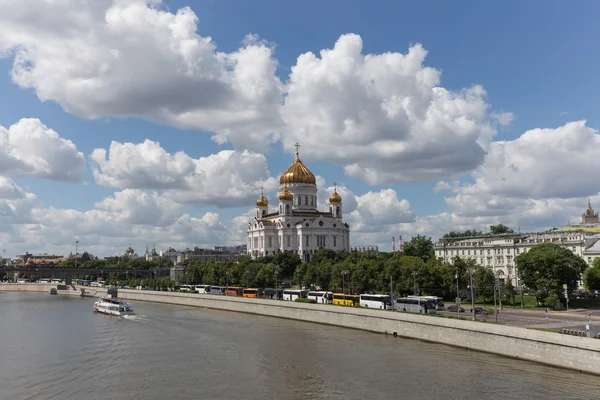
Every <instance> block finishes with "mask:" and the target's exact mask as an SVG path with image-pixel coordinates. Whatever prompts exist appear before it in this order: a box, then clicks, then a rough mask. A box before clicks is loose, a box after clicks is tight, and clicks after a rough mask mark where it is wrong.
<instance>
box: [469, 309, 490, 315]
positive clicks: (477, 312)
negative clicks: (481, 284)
mask: <svg viewBox="0 0 600 400" xmlns="http://www.w3.org/2000/svg"><path fill="white" fill-rule="evenodd" d="M473 310H475V314H485V313H487V310H486V309H485V308H483V307H475V308H472V309H471V313H472V312H473Z"/></svg>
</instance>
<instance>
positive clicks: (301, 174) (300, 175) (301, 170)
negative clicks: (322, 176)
mask: <svg viewBox="0 0 600 400" xmlns="http://www.w3.org/2000/svg"><path fill="white" fill-rule="evenodd" d="M295 146H296V159H295V160H294V162H293V163H292V165H290V166H289V167H288V169H286V170H285V172H284V173H283V174H281V177H280V178H279V184H280V185H287V184H289V183H309V184H312V185H316V184H317V179H316V178H315V176H314V175H313V173H312V172H310V170H309V169H308V168H306V166H305V165H304V164H302V161H300V158H299V157H298V147H300V145H299V144H298V143H296V145H295Z"/></svg>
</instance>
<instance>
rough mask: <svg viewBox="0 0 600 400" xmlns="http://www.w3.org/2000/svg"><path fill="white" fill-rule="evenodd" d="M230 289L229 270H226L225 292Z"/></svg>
mask: <svg viewBox="0 0 600 400" xmlns="http://www.w3.org/2000/svg"><path fill="white" fill-rule="evenodd" d="M228 290H229V272H225V293H227V291H228Z"/></svg>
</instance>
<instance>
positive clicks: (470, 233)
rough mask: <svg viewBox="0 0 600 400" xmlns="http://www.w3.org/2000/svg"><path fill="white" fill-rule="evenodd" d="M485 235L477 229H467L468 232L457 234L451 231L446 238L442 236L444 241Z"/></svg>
mask: <svg viewBox="0 0 600 400" xmlns="http://www.w3.org/2000/svg"><path fill="white" fill-rule="evenodd" d="M481 235H483V232H481V231H477V230H475V229H467V230H466V231H463V232H456V231H451V232H448V233H445V234H444V236H442V238H443V239H453V238H459V237H470V236H481Z"/></svg>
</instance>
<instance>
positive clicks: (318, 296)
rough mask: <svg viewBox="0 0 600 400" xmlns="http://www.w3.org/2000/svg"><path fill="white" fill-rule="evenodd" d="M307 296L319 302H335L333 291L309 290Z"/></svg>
mask: <svg viewBox="0 0 600 400" xmlns="http://www.w3.org/2000/svg"><path fill="white" fill-rule="evenodd" d="M307 297H308V298H309V299H313V300H316V302H317V303H321V304H331V303H333V292H322V291H310V292H308V294H307Z"/></svg>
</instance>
